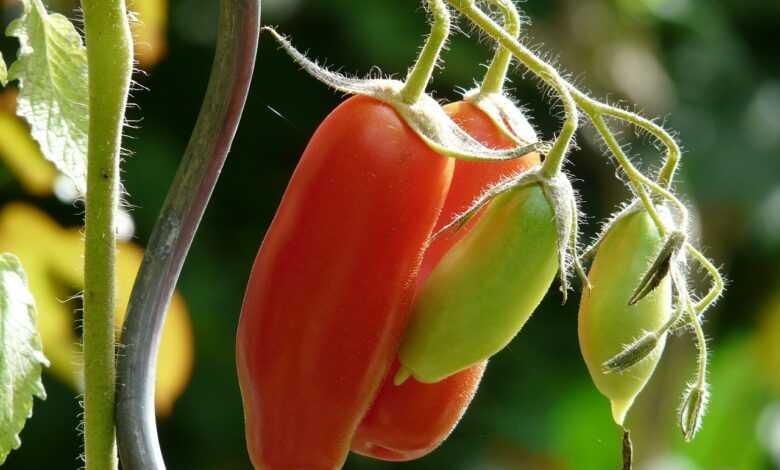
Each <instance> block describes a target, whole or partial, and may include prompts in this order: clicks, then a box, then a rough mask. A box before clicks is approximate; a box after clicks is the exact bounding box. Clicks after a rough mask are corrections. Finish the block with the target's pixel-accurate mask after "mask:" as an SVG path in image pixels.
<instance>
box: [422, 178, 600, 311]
mask: <svg viewBox="0 0 780 470" xmlns="http://www.w3.org/2000/svg"><path fill="white" fill-rule="evenodd" d="M533 185H539V186H540V187H541V189H542V191H543V192H544V195H545V198H546V199H547V202H548V203H549V204H550V207H551V208H552V210H553V212H554V214H555V226H556V231H557V235H558V236H557V240H558V259H559V271H558V273H559V278H560V284H561V285H560V291H561V294H562V296H563V303H564V304H565V303H566V300H567V298H568V291H569V289H570V281H569V279H570V277H571V273H572V271H576V272H577V273H578V275H579V276H580V278H581V279H582V280H583V284H584V285H587V283H588V281H587V276H586V275H585V271H584V269H583V268H582V265H581V264H580V261H579V257H578V256H577V243H578V242H577V237H578V233H579V215H578V214H579V212H578V207H577V206H578V202H577V196H576V193H575V192H574V188H572V185H571V182H570V181H569V178H568V176H566V174H564V173H563V172H559V173H558V174H557V175H555V176H553V177H547V176H545V174H544V172H543V171H542V167H541V166H539V165H538V166H536V167H535V168H532V169H530V170H528V171H526V172H523V173H520V174H518V175H513V176H510V177H508V178H506V179H504V180H502V181H499V182H498V183H496V184H495V185H493V186H491V187H490V188H488V189H486V190H485V191H484V192H483V193H482V194H481V195H480V196H479V197H478V198H477V199H476V200H475V201H474V202H473V203H472V205H471V206H470V207H469V208H468V209H466V210H465V211H464V212H463V213H461V214H459V215H458V216H456V217H455V218H454V219H453V220H452V221H451V222H449V223H448V224H447V225H445V226H444V227H442V228H441V229H439V231H437V232H436V233H434V234H433V235H432V236H431V239H432V240H433V239H435V238H437V237H439V236H441V235H442V234H444V233H445V232H448V231H450V230H455V231H457V230H459V229H460V228H461V227H463V226H464V225H465V224H466V223H467V222H468V221H469V220H470V219H471V218H472V217H473V216H474V215H475V214H476V213H478V212H479V211H480V209H481V208H482V207H484V206H485V205H486V204H487V203H489V202H490V201H492V200H493V199H495V198H496V197H498V196H499V195H501V194H504V193H506V192H507V191H510V190H513V189H517V188H521V187H524V186H533ZM518 223H521V222H520V221H518Z"/></svg>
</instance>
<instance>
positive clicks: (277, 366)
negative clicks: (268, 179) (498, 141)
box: [237, 97, 454, 470]
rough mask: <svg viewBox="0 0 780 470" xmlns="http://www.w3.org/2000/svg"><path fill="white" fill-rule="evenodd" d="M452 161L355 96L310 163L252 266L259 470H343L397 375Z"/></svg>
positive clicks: (247, 401) (248, 308)
mask: <svg viewBox="0 0 780 470" xmlns="http://www.w3.org/2000/svg"><path fill="white" fill-rule="evenodd" d="M453 164H454V162H453V160H451V159H447V158H444V157H442V156H440V155H438V154H436V153H435V152H433V151H432V150H430V149H429V148H428V147H427V146H426V145H425V144H424V143H423V141H422V140H421V139H420V138H419V137H418V136H417V135H416V134H415V133H414V132H413V131H412V130H411V128H409V127H408V126H407V125H406V123H405V122H404V121H403V120H402V119H401V118H400V117H399V116H398V115H397V114H396V112H395V110H394V109H393V108H392V107H391V106H389V105H386V104H384V103H381V102H379V101H377V100H374V99H372V98H367V97H353V98H350V99H348V100H347V101H345V102H344V103H342V104H341V105H340V106H339V107H338V108H336V109H335V110H334V111H333V112H332V113H331V114H330V115H329V116H328V117H327V118H326V119H325V121H324V122H323V123H322V124H321V125H320V127H319V128H318V129H317V131H316V132H315V134H314V136H313V137H312V138H311V141H310V142H309V144H308V146H307V147H306V150H305V151H304V153H303V156H302V158H301V161H300V163H299V164H298V167H297V169H296V170H295V173H294V175H293V177H292V180H291V181H290V184H289V186H288V188H287V191H286V192H285V195H284V197H283V199H282V202H281V204H280V206H279V209H278V211H277V213H276V216H275V218H274V220H273V222H272V224H271V227H270V228H269V230H268V233H267V234H266V237H265V240H264V241H263V244H262V246H261V247H260V251H259V253H258V255H257V258H256V260H255V264H254V266H253V268H252V273H251V275H250V278H249V283H248V286H247V290H246V295H245V298H244V305H243V309H242V311H241V319H240V322H239V326H238V337H237V363H238V375H239V382H240V385H241V392H242V396H243V399H244V412H245V420H246V435H247V446H248V449H249V455H250V457H251V460H252V463H253V464H254V466H255V467H256V468H262V469H269V470H273V469H286V470H288V469H292V468H296V469H298V468H301V469H302V468H306V469H336V468H340V467H341V465H342V464H343V462H344V460H345V459H346V456H347V453H348V451H349V447H350V442H351V439H352V435H353V434H354V432H355V429H356V428H357V426H358V424H359V423H360V420H361V418H362V417H363V416H364V415H365V414H366V412H367V411H368V408H369V406H370V405H371V402H372V401H373V397H374V396H375V395H376V393H377V391H378V389H379V387H380V386H381V384H382V380H383V379H384V377H385V375H386V374H387V371H388V369H389V367H390V366H391V364H392V361H393V357H394V355H395V354H396V351H397V349H398V345H399V341H400V336H401V333H402V330H403V328H404V326H405V324H406V321H407V317H408V313H409V311H410V303H411V299H412V297H413V292H414V286H415V277H416V273H417V271H418V269H419V265H420V262H421V260H422V247H423V244H424V243H425V240H426V239H427V238H428V237H429V236H430V234H431V231H432V229H433V227H434V224H435V222H436V220H437V218H438V215H439V213H440V211H441V208H442V205H443V203H444V199H445V196H446V194H447V190H448V188H449V184H450V179H451V177H452V169H453Z"/></svg>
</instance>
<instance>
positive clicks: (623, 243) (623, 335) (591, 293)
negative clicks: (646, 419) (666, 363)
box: [579, 210, 672, 426]
mask: <svg viewBox="0 0 780 470" xmlns="http://www.w3.org/2000/svg"><path fill="white" fill-rule="evenodd" d="M662 243H663V238H662V237H661V235H660V234H659V233H658V230H657V229H656V226H655V224H654V223H653V220H652V219H651V218H650V216H649V215H648V214H647V212H645V211H643V210H642V211H637V212H630V213H628V214H626V215H624V216H622V217H621V218H620V219H618V220H617V221H616V222H614V224H613V225H612V226H611V227H610V228H609V230H608V232H607V233H606V235H605V236H604V239H603V241H602V242H601V245H600V246H599V248H598V251H597V253H596V257H595V259H594V260H593V265H592V267H591V269H590V272H589V273H588V279H589V280H590V284H591V288H590V289H587V288H585V289H583V294H582V301H581V302H580V312H579V339H580V350H581V351H582V356H583V358H584V359H585V364H586V365H587V366H588V371H590V375H591V377H592V378H593V382H594V383H595V384H596V388H598V389H599V391H600V392H601V393H602V394H603V395H604V396H606V397H607V398H608V399H609V400H610V403H611V405H612V417H613V418H614V420H615V422H616V423H617V424H619V425H621V426H622V425H623V421H624V420H625V417H626V413H628V410H629V409H630V408H631V405H632V404H633V403H634V399H635V398H636V397H637V395H639V392H641V391H642V389H643V388H644V386H645V385H646V384H647V382H648V381H649V380H650V376H652V374H653V371H654V370H655V367H656V365H657V364H658V361H659V359H660V358H661V354H662V353H663V349H664V345H665V343H666V335H665V334H664V335H662V336H661V337H660V338H659V339H658V343H657V345H656V346H655V348H654V349H653V350H652V351H651V352H650V353H649V354H648V355H647V356H646V357H645V358H644V359H642V360H641V361H640V362H638V363H637V364H635V365H633V366H631V367H630V368H629V369H627V370H625V371H623V372H612V373H605V371H604V363H605V362H606V361H607V360H609V359H612V358H613V357H614V356H616V355H617V354H619V353H620V352H622V351H623V350H624V349H625V347H626V346H627V345H629V344H631V343H632V342H634V341H635V340H637V339H638V338H640V337H641V336H642V335H643V334H645V333H647V332H653V331H656V330H658V329H659V328H660V327H661V326H663V325H664V324H665V323H666V322H667V321H668V320H669V319H670V318H671V316H672V286H671V281H670V279H669V275H667V276H666V277H665V278H664V279H663V280H662V281H661V283H660V284H659V285H658V287H656V289H655V290H654V291H653V292H652V293H650V294H649V295H647V297H645V298H644V299H642V300H641V301H639V302H638V303H637V304H635V305H629V304H628V301H629V299H630V298H631V295H632V294H633V293H634V290H635V289H636V287H637V286H638V285H639V282H640V280H641V279H642V276H643V275H644V274H645V272H646V271H647V269H648V267H649V266H650V264H651V263H652V261H653V257H654V256H655V255H656V254H657V253H658V251H659V250H660V249H661V245H662Z"/></svg>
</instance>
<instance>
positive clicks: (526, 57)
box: [447, 0, 579, 178]
mask: <svg viewBox="0 0 780 470" xmlns="http://www.w3.org/2000/svg"><path fill="white" fill-rule="evenodd" d="M447 1H448V2H449V3H450V4H451V5H452V6H453V7H455V9H456V10H458V11H460V12H461V13H462V14H463V15H464V16H466V17H467V18H468V19H469V20H470V21H471V22H472V23H474V24H475V25H477V26H478V27H479V28H480V29H482V30H483V31H485V32H486V33H487V34H488V35H490V36H491V37H492V38H493V39H494V40H496V41H498V43H499V45H501V46H503V47H505V48H507V49H508V50H509V51H510V52H511V53H512V54H513V55H514V56H515V57H517V58H518V60H520V62H522V63H523V64H524V65H525V66H526V67H527V68H528V69H529V70H530V71H531V72H533V73H534V74H535V75H536V76H538V77H539V78H541V79H542V80H543V81H544V82H545V83H546V84H547V85H549V86H550V87H552V88H553V89H554V90H555V91H556V92H557V93H558V95H559V96H560V99H561V101H562V102H563V108H564V112H565V115H566V119H565V121H564V123H563V126H562V127H561V132H560V134H559V135H558V137H557V138H556V140H555V143H554V144H553V146H552V149H551V150H550V151H549V152H548V153H547V156H546V158H545V161H544V163H543V164H542V173H543V174H544V176H545V177H547V178H553V177H554V176H556V175H557V174H558V173H560V171H561V168H562V166H563V162H564V159H565V157H566V154H567V153H568V151H569V147H570V146H571V142H572V139H573V138H574V133H575V132H576V131H577V125H578V120H579V114H578V110H577V105H576V103H575V102H574V99H573V97H572V94H571V91H570V87H569V85H568V83H567V82H566V81H565V80H563V78H562V77H561V76H560V74H559V73H558V71H557V70H556V69H555V67H553V66H551V65H550V64H548V63H547V62H545V61H544V60H542V59H540V58H539V57H537V56H536V55H534V54H533V53H532V52H531V51H530V50H528V48H526V47H525V46H524V45H522V44H521V43H520V42H518V41H517V39H515V38H514V37H512V36H511V35H510V34H509V33H508V32H506V31H504V29H503V28H501V27H500V26H499V25H497V24H496V23H495V22H494V21H493V20H492V19H491V18H490V17H489V16H487V15H486V14H485V13H484V12H483V11H482V10H480V9H479V8H478V7H477V6H476V4H475V2H474V0H447Z"/></svg>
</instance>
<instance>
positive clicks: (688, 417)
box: [680, 385, 710, 442]
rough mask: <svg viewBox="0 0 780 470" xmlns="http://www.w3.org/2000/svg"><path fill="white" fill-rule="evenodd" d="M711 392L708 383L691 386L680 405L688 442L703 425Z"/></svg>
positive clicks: (683, 427)
mask: <svg viewBox="0 0 780 470" xmlns="http://www.w3.org/2000/svg"><path fill="white" fill-rule="evenodd" d="M709 398H710V392H709V391H708V390H707V386H706V385H695V386H689V388H688V391H686V392H685V395H683V402H682V406H681V407H680V428H681V429H682V433H683V437H684V438H685V441H686V442H690V441H691V440H692V439H693V437H694V436H695V435H696V433H697V432H698V431H699V428H700V427H701V419H702V417H704V413H705V411H706V408H707V402H708V401H709Z"/></svg>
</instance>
